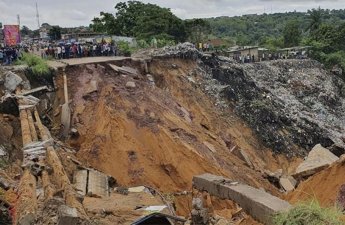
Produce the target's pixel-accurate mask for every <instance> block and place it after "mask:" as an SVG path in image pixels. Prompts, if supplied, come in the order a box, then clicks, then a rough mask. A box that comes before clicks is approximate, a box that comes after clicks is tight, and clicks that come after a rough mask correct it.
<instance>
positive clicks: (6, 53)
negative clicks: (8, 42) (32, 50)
mask: <svg viewBox="0 0 345 225" xmlns="http://www.w3.org/2000/svg"><path fill="white" fill-rule="evenodd" d="M23 50H24V51H25V49H23V48H20V47H5V48H0V65H11V64H12V62H14V61H16V60H17V59H21V57H22V51H23Z"/></svg>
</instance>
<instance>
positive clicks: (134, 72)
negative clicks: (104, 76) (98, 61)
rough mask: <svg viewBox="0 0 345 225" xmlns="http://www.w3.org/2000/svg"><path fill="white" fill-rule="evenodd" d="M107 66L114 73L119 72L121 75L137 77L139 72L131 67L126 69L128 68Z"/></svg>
mask: <svg viewBox="0 0 345 225" xmlns="http://www.w3.org/2000/svg"><path fill="white" fill-rule="evenodd" d="M109 66H110V67H111V68H112V69H113V70H115V71H116V72H119V73H122V74H126V75H134V76H135V75H138V74H139V71H138V70H136V69H134V68H132V67H128V66H122V67H120V66H116V65H113V64H109Z"/></svg>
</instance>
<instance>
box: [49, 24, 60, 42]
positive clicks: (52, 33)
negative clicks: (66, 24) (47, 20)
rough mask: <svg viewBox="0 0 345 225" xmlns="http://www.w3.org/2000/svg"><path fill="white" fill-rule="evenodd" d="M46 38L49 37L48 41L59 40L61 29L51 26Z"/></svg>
mask: <svg viewBox="0 0 345 225" xmlns="http://www.w3.org/2000/svg"><path fill="white" fill-rule="evenodd" d="M48 36H49V37H50V39H52V40H60V39H61V27H59V26H53V27H52V28H51V29H50V30H49V32H48Z"/></svg>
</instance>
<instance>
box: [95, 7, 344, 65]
mask: <svg viewBox="0 0 345 225" xmlns="http://www.w3.org/2000/svg"><path fill="white" fill-rule="evenodd" d="M90 28H92V29H93V30H94V31H96V32H103V33H108V34H113V35H123V36H133V37H136V38H137V39H138V40H139V41H138V43H139V45H140V47H147V46H149V43H150V40H152V38H156V39H158V43H159V45H160V46H164V45H165V44H167V43H172V42H175V43H176V42H183V41H190V42H192V43H195V44H196V43H199V42H206V41H208V40H210V39H216V38H217V39H222V40H223V42H224V46H223V47H224V48H226V47H229V46H232V45H258V46H262V47H266V48H268V49H270V50H271V51H275V50H276V49H278V48H285V47H294V46H299V45H304V46H310V47H311V51H310V55H311V57H312V58H314V59H316V60H319V61H320V62H322V63H324V64H325V65H326V66H327V67H328V68H331V67H333V66H338V67H340V68H342V69H343V70H344V71H345V10H344V9H339V10H327V9H321V8H318V9H311V10H309V11H308V12H305V13H302V12H287V13H274V14H262V15H256V14H253V15H244V16H235V17H217V18H208V19H190V20H182V19H180V18H178V17H177V16H175V15H174V14H173V13H172V12H171V10H170V9H168V8H162V7H160V6H158V5H154V4H150V3H147V4H145V3H142V2H139V1H129V2H120V3H118V4H117V5H116V6H115V10H114V14H113V13H104V12H101V13H100V17H96V18H94V19H93V20H92V23H91V24H90Z"/></svg>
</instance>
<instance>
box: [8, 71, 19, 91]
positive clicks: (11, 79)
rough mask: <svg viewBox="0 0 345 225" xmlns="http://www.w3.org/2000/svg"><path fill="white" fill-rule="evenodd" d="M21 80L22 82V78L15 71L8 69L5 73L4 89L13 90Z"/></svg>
mask: <svg viewBox="0 0 345 225" xmlns="http://www.w3.org/2000/svg"><path fill="white" fill-rule="evenodd" d="M22 82H23V79H22V78H21V77H20V76H18V75H17V74H15V73H12V72H10V71H8V72H7V73H6V74H5V83H4V86H5V88H6V90H8V91H9V92H13V91H15V90H16V88H17V87H18V85H19V84H21V83H22Z"/></svg>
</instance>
